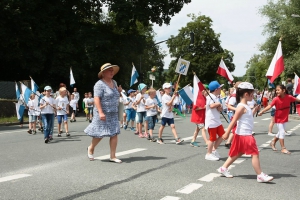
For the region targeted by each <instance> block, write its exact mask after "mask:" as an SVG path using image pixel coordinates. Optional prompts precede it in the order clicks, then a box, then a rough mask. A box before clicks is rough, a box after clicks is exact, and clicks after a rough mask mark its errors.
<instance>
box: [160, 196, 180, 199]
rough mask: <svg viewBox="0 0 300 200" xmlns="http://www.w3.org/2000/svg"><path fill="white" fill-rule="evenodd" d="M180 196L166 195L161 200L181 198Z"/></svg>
mask: <svg viewBox="0 0 300 200" xmlns="http://www.w3.org/2000/svg"><path fill="white" fill-rule="evenodd" d="M179 199H180V198H179V197H172V196H165V197H164V198H162V199H161V200H179Z"/></svg>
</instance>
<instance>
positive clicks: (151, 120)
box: [147, 115, 157, 130]
mask: <svg viewBox="0 0 300 200" xmlns="http://www.w3.org/2000/svg"><path fill="white" fill-rule="evenodd" d="M156 119H157V116H156V115H154V116H147V120H148V129H149V130H153V129H154V127H155V122H156Z"/></svg>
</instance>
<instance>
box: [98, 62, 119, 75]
mask: <svg viewBox="0 0 300 200" xmlns="http://www.w3.org/2000/svg"><path fill="white" fill-rule="evenodd" d="M109 68H113V69H114V75H116V73H118V71H119V69H120V68H119V66H118V65H112V64H110V63H105V64H104V65H102V66H101V67H100V72H99V73H98V77H99V78H102V72H103V71H105V70H107V69H109Z"/></svg>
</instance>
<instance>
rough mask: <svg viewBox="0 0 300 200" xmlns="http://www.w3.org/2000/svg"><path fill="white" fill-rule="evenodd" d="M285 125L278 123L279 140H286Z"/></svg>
mask: <svg viewBox="0 0 300 200" xmlns="http://www.w3.org/2000/svg"><path fill="white" fill-rule="evenodd" d="M285 124H286V123H283V124H279V123H276V125H277V128H278V133H277V134H276V137H277V138H279V139H284V136H285Z"/></svg>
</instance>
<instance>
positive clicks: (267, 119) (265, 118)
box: [262, 118, 271, 120]
mask: <svg viewBox="0 0 300 200" xmlns="http://www.w3.org/2000/svg"><path fill="white" fill-rule="evenodd" d="M269 119H271V118H265V119H262V120H269Z"/></svg>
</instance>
